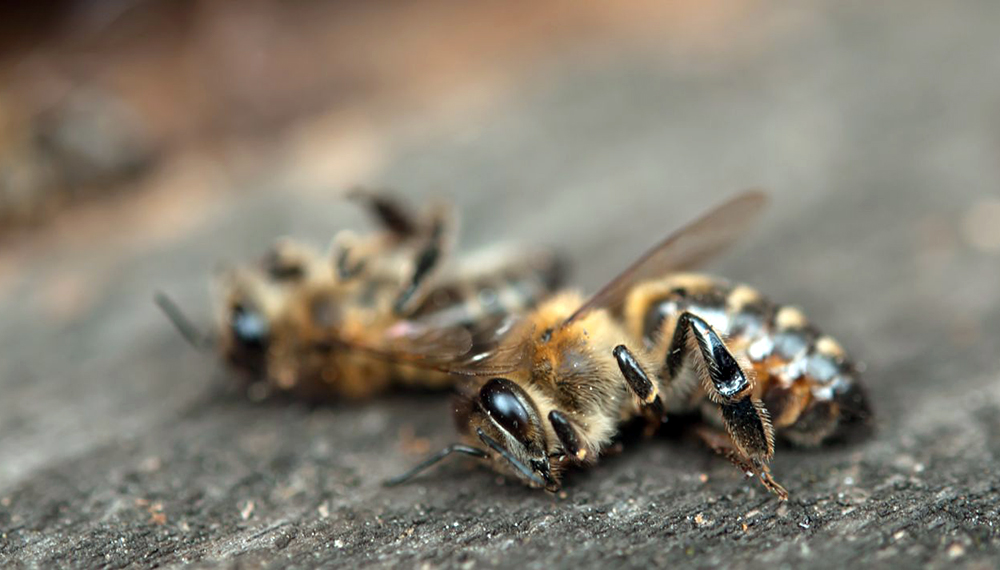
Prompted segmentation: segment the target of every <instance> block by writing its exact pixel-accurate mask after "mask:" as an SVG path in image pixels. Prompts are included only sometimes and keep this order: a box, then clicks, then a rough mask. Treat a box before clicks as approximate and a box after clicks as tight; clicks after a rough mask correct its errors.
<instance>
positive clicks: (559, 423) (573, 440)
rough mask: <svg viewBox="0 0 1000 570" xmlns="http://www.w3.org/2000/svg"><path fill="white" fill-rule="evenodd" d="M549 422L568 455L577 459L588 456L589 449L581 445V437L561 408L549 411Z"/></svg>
mask: <svg viewBox="0 0 1000 570" xmlns="http://www.w3.org/2000/svg"><path fill="white" fill-rule="evenodd" d="M549 423H550V424H552V430H553V431H554V432H556V437H557V438H559V443H561V444H562V447H563V450H564V451H565V452H566V454H567V455H569V456H571V457H573V458H575V459H576V460H577V461H583V460H585V459H586V458H587V449H586V448H584V447H582V446H581V445H580V437H579V436H578V435H577V432H576V428H575V427H573V424H572V423H571V422H570V420H569V418H567V417H566V416H565V415H564V414H563V413H562V412H560V411H559V410H552V411H551V412H549Z"/></svg>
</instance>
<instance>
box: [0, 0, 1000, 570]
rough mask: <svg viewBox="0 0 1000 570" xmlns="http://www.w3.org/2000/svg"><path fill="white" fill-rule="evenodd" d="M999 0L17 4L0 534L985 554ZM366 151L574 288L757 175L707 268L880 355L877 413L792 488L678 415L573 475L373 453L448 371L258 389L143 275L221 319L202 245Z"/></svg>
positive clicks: (993, 352) (454, 559)
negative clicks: (380, 393) (359, 394)
mask: <svg viewBox="0 0 1000 570" xmlns="http://www.w3.org/2000/svg"><path fill="white" fill-rule="evenodd" d="M997 22H1000V3H997V2H995V0H974V1H970V2H963V3H961V4H958V3H942V2H937V1H932V0H916V1H914V0H889V1H887V2H878V3H873V2H865V1H860V0H849V1H842V0H810V1H804V2H787V1H782V0H736V1H728V0H707V1H695V0H672V1H668V2H656V1H653V0H641V1H635V2H614V3H609V2H598V1H596V0H585V1H569V0H544V1H541V2H532V3H517V4H516V5H515V4H513V3H510V2H500V1H487V2H458V1H454V0H420V1H417V2H403V1H401V0H394V1H388V2H365V1H360V0H342V1H336V2H309V1H284V2H279V1H274V2H266V1H261V0H251V1H246V2H237V1H211V0H200V1H184V2H172V1H168V0H146V1H142V0H107V1H98V0H91V1H42V2H34V3H30V4H29V3H12V2H8V3H3V4H0V353H2V358H0V394H2V396H0V566H4V565H5V562H6V561H7V559H5V557H9V559H11V560H14V561H19V562H23V563H25V564H28V565H39V566H43V567H46V566H64V565H65V564H64V562H65V561H67V560H72V561H74V562H76V565H78V566H81V567H96V566H113V567H119V566H130V565H131V566H136V565H138V566H143V565H164V566H171V565H183V564H186V563H190V562H192V561H193V562H202V563H205V564H208V565H212V564H222V565H224V564H234V563H235V564H244V563H245V564H246V565H248V566H267V565H269V564H270V565H274V566H286V565H291V566H299V567H313V566H318V565H324V564H326V565H348V564H351V565H356V564H359V563H361V564H369V565H379V566H384V565H389V564H391V563H403V564H405V565H410V566H418V565H423V564H424V563H426V565H427V566H428V567H436V566H438V565H441V566H445V567H451V566H461V567H471V566H475V565H476V564H479V563H481V564H482V565H491V566H496V565H504V564H506V565H516V566H518V567H548V566H552V565H559V564H576V565H579V566H594V565H602V566H608V565H611V566H619V565H622V564H623V563H627V564H629V565H633V566H643V567H650V566H654V567H655V566H664V565H666V564H668V563H669V564H671V565H673V564H674V563H675V562H677V561H681V562H684V563H686V564H687V565H689V566H693V567H718V566H722V565H734V566H737V567H767V568H777V567H783V566H789V567H797V566H809V567H841V566H847V565H852V564H853V565H869V563H871V562H872V561H883V560H888V561H890V562H893V563H895V562H899V564H900V565H903V566H930V567H938V568H946V567H952V566H954V565H955V564H959V563H967V564H968V565H969V566H970V567H984V568H985V567H992V563H993V561H995V560H996V556H997V553H1000V513H998V511H997V509H998V507H997V502H996V497H997V496H998V493H1000V447H998V442H1000V390H998V386H1000V377H998V375H997V364H998V362H997V353H998V350H1000V287H998V286H997V284H998V283H1000V65H998V62H1000V48H998V45H1000V44H998V43H997V39H996V36H997V33H996V28H997ZM359 184H360V185H365V186H370V187H375V188H390V189H393V190H396V191H397V192H398V193H399V194H401V195H403V196H404V197H405V198H407V199H409V200H410V201H412V202H414V203H415V204H418V205H419V204H426V203H427V202H428V201H430V200H432V199H436V198H442V199H444V200H448V201H451V202H453V203H455V205H456V207H457V209H458V210H459V211H460V212H461V214H462V216H463V219H462V227H461V236H460V246H461V248H463V249H474V248H476V247H479V246H483V245H488V244H492V243H495V242H497V241H501V240H515V241H518V240H519V241H522V242H527V243H529V244H532V245H551V246H555V247H557V248H560V249H562V250H564V251H565V252H566V253H567V255H568V256H569V257H570V258H571V259H572V260H573V261H574V262H575V265H574V267H573V275H574V279H575V282H576V283H577V284H579V286H580V287H581V288H583V289H586V290H593V289H594V288H596V287H598V286H599V285H600V284H601V283H602V282H604V280H606V279H607V278H608V277H610V276H611V275H613V274H615V272H617V271H618V270H620V269H621V268H622V267H624V266H625V265H627V263H628V262H629V261H631V260H633V259H634V258H635V256H636V255H637V254H638V253H639V252H641V251H642V250H644V249H645V248H646V247H647V246H649V245H650V244H652V243H653V242H654V241H655V240H657V239H659V238H661V237H662V236H663V235H665V234H666V233H667V232H668V231H669V230H670V229H673V228H677V227H679V226H680V225H681V224H682V223H684V222H686V221H689V220H691V219H693V218H694V217H695V216H696V215H697V214H699V213H700V212H703V211H705V209H706V208H708V207H709V206H710V205H712V204H717V203H719V202H720V201H721V200H723V199H724V198H725V197H728V196H731V195H732V194H734V193H735V192H737V191H739V190H742V189H746V188H750V187H762V188H764V189H766V190H767V191H768V193H769V194H770V196H771V205H770V208H769V211H768V213H767V215H766V217H765V221H764V223H762V224H760V227H759V228H757V229H756V230H755V231H754V232H752V234H751V235H748V236H747V238H746V240H745V243H741V244H739V245H738V246H737V247H736V248H735V251H734V252H730V254H728V255H726V256H723V257H722V258H720V259H719V260H716V261H715V264H714V265H711V266H710V268H711V270H712V271H713V272H717V273H720V274H722V275H724V276H726V277H730V278H732V279H734V280H739V281H745V282H747V283H749V284H751V285H753V286H755V287H757V288H759V289H760V290H761V291H763V292H765V293H766V294H767V295H768V296H770V297H772V298H773V299H775V300H776V301H778V302H780V303H788V304H793V305H799V306H801V307H803V309H804V311H805V312H806V314H808V315H809V318H810V320H811V321H814V322H816V323H817V324H818V325H819V326H820V327H821V328H822V330H824V331H825V332H828V333H830V334H831V335H833V336H835V337H836V338H838V340H840V341H842V343H843V344H844V346H845V348H846V349H847V350H848V352H850V353H851V354H852V355H853V356H854V357H855V358H856V359H857V360H860V361H862V362H864V363H865V364H866V365H867V368H866V370H865V373H864V381H865V384H866V385H867V386H868V388H869V390H870V393H871V397H872V402H873V406H874V408H875V410H876V415H877V420H878V424H879V425H878V432H877V435H876V436H875V437H874V438H872V439H871V440H870V441H867V442H865V443H862V444H859V445H855V446H844V447H837V448H831V449H820V450H811V451H802V450H782V451H781V452H780V453H779V454H777V455H776V458H775V461H774V465H773V468H774V471H775V473H780V479H781V481H782V483H783V484H785V486H786V487H787V488H788V489H789V491H790V493H791V494H792V497H793V499H792V500H791V501H790V502H789V503H787V504H784V505H777V504H775V502H774V501H772V500H771V499H770V498H769V497H764V496H762V495H761V494H760V493H758V491H757V489H756V488H755V487H754V486H753V485H751V484H748V483H746V482H744V481H741V480H739V479H738V477H737V474H735V473H734V472H733V470H732V469H731V467H730V466H729V465H728V464H726V462H725V461H723V460H719V459H717V458H713V457H711V455H710V454H709V453H708V452H707V451H705V450H704V449H701V448H700V447H696V446H692V445H686V444H684V443H677V442H660V441H657V442H650V443H644V444H640V447H641V449H640V450H638V451H635V450H626V451H625V452H624V453H622V454H621V455H620V456H618V457H614V458H610V459H609V460H608V461H607V462H604V463H602V465H600V466H599V467H598V468H597V469H595V470H593V471H592V472H590V473H589V474H585V475H581V476H580V477H579V478H578V479H577V480H576V481H575V482H574V484H573V486H572V488H571V489H570V490H569V493H568V495H567V496H566V497H562V498H558V499H556V498H553V497H549V496H543V495H540V494H532V493H531V492H530V491H527V490H524V489H521V488H520V487H518V486H514V485H509V484H504V483H503V482H497V480H496V478H494V477H493V476H492V475H491V474H489V473H487V472H485V471H482V470H471V471H467V470H464V469H463V467H462V466H461V465H456V466H450V467H447V468H442V469H441V470H440V471H439V472H438V473H435V475H434V476H433V477H428V478H427V479H425V480H421V481H420V482H419V484H417V485H414V486H412V487H406V488H401V489H395V490H392V491H387V490H385V489H382V488H381V487H380V486H379V484H378V481H379V480H381V479H384V478H386V477H389V476H391V475H395V474H398V473H400V472H402V470H403V469H404V468H405V467H407V466H409V465H412V464H414V462H415V461H416V460H417V459H418V455H416V454H414V453H413V452H412V451H411V449H413V448H417V447H420V448H424V449H432V448H437V447H438V446H443V445H445V444H447V443H448V442H450V441H452V439H453V437H454V435H453V430H452V426H451V422H450V421H447V420H444V421H442V418H445V417H446V416H447V415H448V414H449V413H450V410H449V406H450V404H449V403H448V402H447V400H446V399H445V398H440V399H438V398H435V397H433V396H430V397H423V398H421V399H419V400H412V399H410V398H409V397H407V396H389V397H387V398H385V399H379V400H375V401H372V402H369V403H364V404H359V405H353V406H332V407H320V408H313V407H306V406H300V405H297V404H290V405H270V406H266V405H265V406H260V405H255V404H252V403H250V402H247V401H245V399H240V398H236V397H233V396H232V394H230V393H227V392H226V387H227V386H229V382H228V380H229V379H227V377H226V375H225V371H224V370H222V369H221V367H220V366H219V365H218V363H217V361H216V360H217V359H216V355H213V354H202V353H197V352H196V351H193V350H191V349H190V347H188V346H186V345H185V344H184V342H183V340H182V339H180V338H179V337H178V335H176V333H175V331H173V330H172V328H171V327H170V325H169V323H167V322H166V321H165V319H164V318H163V316H162V315H161V314H159V312H158V311H157V310H156V309H155V307H154V306H153V303H152V295H153V292H154V291H156V290H164V291H167V292H168V293H170V294H171V295H172V296H173V297H175V298H176V299H177V301H178V303H179V304H180V305H182V306H183V307H184V309H185V310H186V311H187V312H188V313H189V314H190V315H191V317H192V319H193V320H195V321H196V322H197V323H199V324H201V325H204V326H206V327H208V326H210V325H211V314H212V313H211V297H210V294H209V288H208V286H207V285H208V282H209V279H210V275H211V273H212V270H213V268H214V267H216V266H217V265H218V264H219V263H220V262H240V261H242V260H246V259H250V258H252V257H253V256H256V255H259V254H260V253H261V252H262V251H263V250H264V248H266V247H267V246H268V245H270V244H271V243H272V242H273V241H274V240H275V239H276V238H278V237H279V236H282V235H292V236H295V237H299V238H303V239H308V240H310V241H311V242H313V243H315V244H317V246H323V245H325V244H326V243H328V241H329V239H330V237H331V236H332V235H333V234H334V233H335V232H336V231H337V230H339V229H342V228H345V227H350V228H352V229H359V227H360V228H363V227H364V225H363V222H361V221H359V218H360V217H361V216H360V215H359V213H358V212H357V210H356V209H351V208H350V207H347V206H345V204H344V201H343V195H344V192H345V191H346V190H347V189H349V188H351V187H353V186H355V185H359ZM415 402H416V403H415ZM404 435H405V437H403V436H404ZM397 436H399V437H397ZM404 440H405V441H404ZM415 440H419V441H420V442H421V446H414V445H410V446H409V447H407V444H406V441H408V442H409V443H410V444H412V443H413V441H415ZM401 442H402V443H401ZM452 467H453V468H452ZM436 477H440V479H438V478H436ZM456 545H457V546H456ZM776 545H777V546H776ZM533 564H534V566H532V565H533ZM976 564H979V565H980V566H976ZM681 565H682V566H683V565H684V564H681Z"/></svg>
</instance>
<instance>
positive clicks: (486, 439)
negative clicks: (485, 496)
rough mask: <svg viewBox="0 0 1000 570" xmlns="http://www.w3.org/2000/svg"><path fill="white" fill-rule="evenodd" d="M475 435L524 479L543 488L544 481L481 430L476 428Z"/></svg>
mask: <svg viewBox="0 0 1000 570" xmlns="http://www.w3.org/2000/svg"><path fill="white" fill-rule="evenodd" d="M476 434H477V435H478V436H479V439H480V440H482V442H483V443H485V444H486V445H488V446H489V447H490V449H492V450H493V451H495V452H497V453H498V454H499V455H500V457H503V458H504V459H506V460H507V462H508V463H510V464H511V465H513V466H514V468H515V469H517V471H518V472H519V473H520V474H521V475H524V476H525V477H527V478H528V480H529V481H531V482H532V483H534V484H536V485H538V486H539V487H544V486H545V481H542V478H541V477H539V476H538V475H535V472H534V471H532V470H531V469H529V468H528V466H527V465H525V464H524V463H521V460H520V459H518V458H516V457H514V456H513V455H511V453H510V452H509V451H507V450H506V449H504V448H503V447H501V446H500V444H499V443H497V441H496V440H495V439H493V438H492V437H490V436H488V435H486V432H484V431H483V429H482V428H476Z"/></svg>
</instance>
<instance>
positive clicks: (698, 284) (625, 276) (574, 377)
mask: <svg viewBox="0 0 1000 570" xmlns="http://www.w3.org/2000/svg"><path fill="white" fill-rule="evenodd" d="M765 203H766V198H765V196H764V195H763V194H761V193H757V192H750V193H746V194H743V195H741V196H739V197H737V198H735V199H733V200H731V201H729V202H727V203H725V204H724V205H722V206H721V207H719V208H717V209H715V210H713V211H712V212H710V213H709V214H708V215H706V216H704V217H702V218H701V219H699V220H698V221H696V222H694V223H693V224H690V225H689V226H687V227H685V228H684V229H682V230H680V231H679V232H677V233H675V234H673V235H672V236H670V237H668V238H667V239H665V240H664V241H662V242H661V243H660V244H658V245H657V246H656V247H654V248H653V249H652V250H650V251H649V252H648V253H646V254H645V255H644V256H643V257H641V258H640V259H639V260H638V261H637V262H636V263H634V264H633V265H632V266H631V267H629V268H628V269H627V270H626V271H625V272H624V273H622V274H621V275H619V276H618V277H616V278H615V279H614V280H612V281H611V282H610V283H609V284H608V285H606V286H605V287H604V288H602V289H601V290H600V291H599V292H598V293H597V294H596V295H594V296H593V297H591V298H590V299H589V300H587V301H586V302H584V300H583V298H581V297H580V296H579V295H577V294H575V293H561V294H556V295H555V296H553V297H552V298H551V299H549V300H547V301H545V302H543V303H542V304H540V306H539V307H538V308H537V309H536V310H534V311H532V312H531V313H530V314H528V315H527V316H526V317H525V318H524V319H523V321H522V322H521V323H520V324H518V325H517V326H516V327H515V329H514V330H515V331H517V332H514V333H511V334H512V335H513V336H512V337H511V340H510V341H509V342H511V343H513V345H515V346H518V347H519V348H518V349H517V350H510V349H508V350H507V351H506V352H507V354H519V355H520V356H519V358H520V360H519V361H518V362H519V364H518V365H516V366H511V367H510V372H509V373H508V374H506V375H504V376H502V377H493V378H489V379H485V378H484V379H483V380H480V381H479V382H475V383H473V384H474V385H473V386H471V387H470V389H469V390H468V394H467V395H466V396H465V397H464V398H460V400H459V403H458V405H457V406H456V411H455V413H456V421H457V423H458V424H459V427H460V429H461V430H462V431H463V433H464V434H465V437H466V439H467V443H468V444H456V445H452V446H449V447H447V448H445V449H444V450H442V451H441V452H439V453H438V454H436V455H435V456H433V457H431V458H429V459H428V460H427V461H425V462H423V463H421V464H420V465H418V466H417V467H416V468H414V469H413V470H411V471H410V472H408V473H406V474H404V475H402V476H400V477H397V478H395V479H392V480H390V481H388V482H387V484H389V485H395V484H399V483H402V482H404V481H406V480H408V479H410V478H411V477H413V476H414V475H416V474H418V473H419V472H421V471H422V470H424V469H426V468H427V467H429V466H431V465H433V464H434V463H436V462H437V461H440V460H441V459H443V458H444V457H447V456H448V455H450V454H452V453H463V454H466V455H471V456H474V457H477V458H480V459H483V460H485V461H487V462H489V463H490V464H491V465H492V467H493V468H494V469H496V470H498V471H500V472H504V473H512V474H515V475H516V476H518V477H519V478H520V479H522V480H524V481H526V482H527V483H528V484H529V485H531V486H534V487H543V488H545V489H547V490H550V491H555V490H558V489H559V488H560V485H561V476H562V474H563V472H564V471H565V470H566V469H567V468H570V467H574V466H580V465H589V464H592V463H594V462H595V461H596V460H597V458H598V457H600V455H601V453H602V452H603V451H604V450H605V449H606V448H607V446H608V445H609V444H610V443H611V441H612V438H613V437H615V436H616V435H617V434H618V432H619V428H620V426H621V424H622V422H623V421H625V420H628V419H630V418H636V417H645V418H647V419H649V420H651V421H652V422H653V423H654V424H656V425H658V424H659V423H660V422H661V421H663V419H664V418H665V417H666V416H667V415H668V414H670V415H672V414H684V413H689V412H698V413H699V414H700V416H701V417H702V418H703V421H700V422H698V423H697V425H696V433H697V434H698V435H700V436H701V437H702V439H704V440H705V441H706V442H707V443H709V444H710V445H711V446H712V447H713V449H715V450H716V451H718V452H719V453H721V454H723V455H725V456H726V457H727V458H729V459H730V460H731V461H733V462H734V463H735V464H736V465H737V466H738V467H739V468H740V469H742V470H743V471H744V472H746V473H747V474H754V475H756V476H757V477H759V478H760V480H761V482H762V483H763V484H764V485H765V486H766V487H767V488H768V489H770V490H771V491H773V492H774V493H776V494H777V495H778V496H779V497H780V498H781V499H785V498H787V493H786V492H785V490H784V489H783V488H782V487H781V486H780V485H779V484H778V483H777V482H776V481H774V479H773V478H772V477H771V475H770V471H769V468H768V462H769V460H770V459H771V457H772V456H773V454H774V438H775V433H777V434H778V435H779V436H782V437H784V438H786V439H788V440H789V441H791V442H793V443H796V444H804V445H814V444H818V443H820V442H822V441H824V440H827V439H829V438H830V437H831V436H833V435H835V434H836V433H837V432H838V431H840V430H842V429H845V428H848V427H850V426H851V425H853V424H856V423H858V422H859V421H863V420H867V418H868V416H869V409H868V404H867V400H866V398H865V395H864V392H863V391H862V389H861V386H860V384H859V383H858V380H857V371H856V369H855V367H854V366H852V364H851V363H850V361H849V360H848V359H847V358H846V356H845V355H844V353H843V351H842V349H840V347H839V345H837V343H836V342H834V341H833V340H832V339H830V338H829V337H825V336H822V335H821V334H820V333H819V332H818V331H817V330H816V329H815V328H813V327H812V326H810V325H808V324H807V322H806V320H805V318H804V317H803V316H802V314H801V313H800V312H798V311H797V310H795V309H791V308H781V307H778V306H776V305H773V304H771V303H770V302H768V301H766V300H765V299H764V298H763V297H762V296H760V295H759V294H758V293H756V292H755V291H753V290H752V289H750V288H748V287H746V286H742V285H738V286H733V285H730V284H728V283H727V282H725V281H722V280H718V279H713V278H709V277H704V276H696V275H690V274H673V273H671V272H674V271H678V270H682V269H686V268H689V267H691V266H692V265H693V264H695V263H697V262H699V261H702V260H703V259H704V258H706V257H707V256H710V255H711V254H713V253H715V252H717V251H719V250H721V249H722V248H724V247H725V246H727V245H729V244H730V243H732V242H734V241H735V240H736V239H737V238H739V237H741V236H742V235H743V234H744V232H745V230H746V229H747V227H748V226H749V224H750V223H751V222H752V221H753V219H754V218H755V217H756V216H757V214H758V213H759V212H760V211H761V210H762V208H763V206H764V204H765ZM483 375H484V376H490V375H492V374H490V373H484V374H483ZM719 428H721V429H719ZM480 446H482V447H480Z"/></svg>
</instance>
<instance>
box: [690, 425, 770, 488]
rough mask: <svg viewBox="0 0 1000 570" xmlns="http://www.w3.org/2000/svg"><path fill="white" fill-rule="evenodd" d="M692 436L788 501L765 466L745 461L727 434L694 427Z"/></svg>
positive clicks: (704, 427) (706, 427) (705, 427)
mask: <svg viewBox="0 0 1000 570" xmlns="http://www.w3.org/2000/svg"><path fill="white" fill-rule="evenodd" d="M694 434H695V435H696V436H698V438H699V439H700V440H701V441H702V442H703V443H704V444H705V445H707V446H708V447H709V448H710V449H711V450H712V451H714V452H716V453H718V454H719V455H721V456H723V457H725V458H726V459H728V460H729V462H730V463H732V464H733V465H735V466H736V468H737V469H739V470H740V471H741V472H742V473H745V474H747V476H754V475H756V476H757V477H758V478H759V479H760V482H761V484H762V485H764V487H765V488H766V489H767V490H769V491H771V492H772V493H774V494H775V495H777V496H778V498H779V499H780V500H782V501H787V500H788V491H786V490H785V488H784V487H782V486H781V484H780V483H778V482H777V481H775V479H774V477H772V476H771V470H770V468H768V466H767V464H766V463H761V462H759V461H758V462H755V461H752V460H750V459H747V458H746V457H745V456H744V455H743V454H742V453H740V451H739V450H738V449H736V446H735V445H733V441H732V440H731V439H730V438H729V436H728V435H727V434H725V433H723V432H720V431H718V430H715V429H712V428H710V427H708V426H703V425H702V426H697V427H695V428H694Z"/></svg>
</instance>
